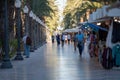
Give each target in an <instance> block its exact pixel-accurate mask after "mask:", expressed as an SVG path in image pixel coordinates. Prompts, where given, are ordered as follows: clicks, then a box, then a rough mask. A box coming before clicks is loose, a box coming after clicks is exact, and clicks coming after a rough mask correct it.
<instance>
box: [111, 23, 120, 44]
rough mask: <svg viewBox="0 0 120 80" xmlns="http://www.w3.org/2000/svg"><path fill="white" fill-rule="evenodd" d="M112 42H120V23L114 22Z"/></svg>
mask: <svg viewBox="0 0 120 80" xmlns="http://www.w3.org/2000/svg"><path fill="white" fill-rule="evenodd" d="M112 42H113V43H117V42H120V23H119V22H113V32H112Z"/></svg>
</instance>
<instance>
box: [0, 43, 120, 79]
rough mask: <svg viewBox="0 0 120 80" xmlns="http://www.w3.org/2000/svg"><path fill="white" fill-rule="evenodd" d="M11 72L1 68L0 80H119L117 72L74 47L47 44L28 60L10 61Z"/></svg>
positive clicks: (119, 75)
mask: <svg viewBox="0 0 120 80" xmlns="http://www.w3.org/2000/svg"><path fill="white" fill-rule="evenodd" d="M11 62H12V65H13V68H12V69H0V80H120V69H119V68H113V69H111V70H105V69H103V68H102V67H101V65H100V64H99V63H98V61H97V59H95V58H92V59H90V60H86V59H83V58H81V57H80V56H79V54H78V51H76V52H75V51H74V48H73V44H65V45H64V46H63V47H61V45H59V46H57V44H56V43H53V44H51V43H47V44H46V45H44V46H42V47H41V48H39V49H37V50H36V51H35V52H31V55H30V58H24V60H23V61H14V60H12V61H11Z"/></svg>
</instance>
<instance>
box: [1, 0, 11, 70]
mask: <svg viewBox="0 0 120 80" xmlns="http://www.w3.org/2000/svg"><path fill="white" fill-rule="evenodd" d="M4 23H5V24H4V34H5V35H4V51H5V55H4V58H3V62H2V65H1V68H4V69H6V68H12V67H13V66H12V64H11V62H10V58H9V42H8V10H7V0H5V20H4Z"/></svg>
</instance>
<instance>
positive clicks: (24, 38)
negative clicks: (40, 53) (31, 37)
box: [22, 35, 27, 44]
mask: <svg viewBox="0 0 120 80" xmlns="http://www.w3.org/2000/svg"><path fill="white" fill-rule="evenodd" d="M26 38H27V35H25V36H24V37H23V39H22V41H23V42H24V44H26Z"/></svg>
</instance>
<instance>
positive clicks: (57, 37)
mask: <svg viewBox="0 0 120 80" xmlns="http://www.w3.org/2000/svg"><path fill="white" fill-rule="evenodd" d="M56 41H57V45H60V35H59V34H57V35H56Z"/></svg>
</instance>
